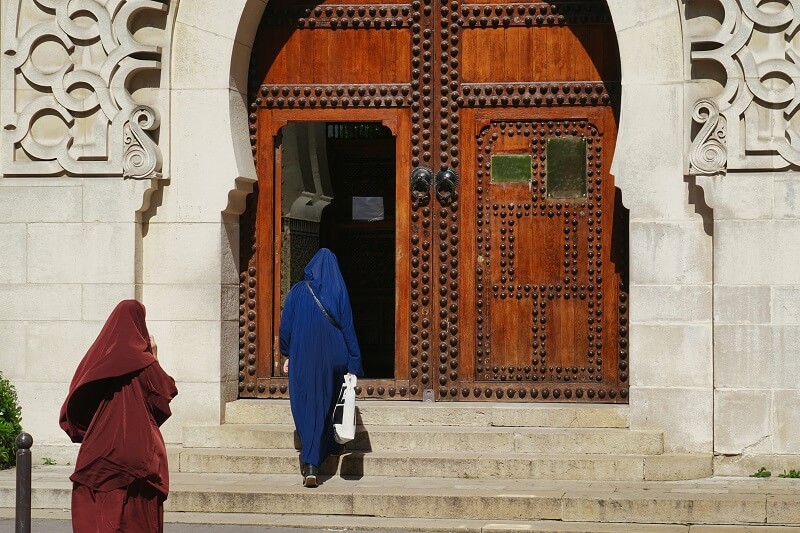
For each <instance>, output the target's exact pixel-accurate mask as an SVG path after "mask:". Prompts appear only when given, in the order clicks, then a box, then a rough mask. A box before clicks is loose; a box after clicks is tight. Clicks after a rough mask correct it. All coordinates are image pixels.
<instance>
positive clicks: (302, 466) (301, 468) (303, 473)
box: [300, 463, 308, 478]
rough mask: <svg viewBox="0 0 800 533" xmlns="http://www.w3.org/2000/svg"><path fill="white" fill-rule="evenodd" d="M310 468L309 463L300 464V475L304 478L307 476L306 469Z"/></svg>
mask: <svg viewBox="0 0 800 533" xmlns="http://www.w3.org/2000/svg"><path fill="white" fill-rule="evenodd" d="M307 468H308V463H303V464H301V465H300V475H301V476H303V477H304V478H305V477H306V469H307Z"/></svg>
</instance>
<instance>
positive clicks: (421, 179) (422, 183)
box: [411, 167, 433, 205]
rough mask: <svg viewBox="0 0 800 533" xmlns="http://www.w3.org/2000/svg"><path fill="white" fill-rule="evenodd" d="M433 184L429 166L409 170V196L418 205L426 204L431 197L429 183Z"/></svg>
mask: <svg viewBox="0 0 800 533" xmlns="http://www.w3.org/2000/svg"><path fill="white" fill-rule="evenodd" d="M432 184H433V171H432V170H431V169H429V168H425V167H419V168H415V169H414V170H413V171H412V172H411V198H412V200H415V201H416V202H417V203H419V204H420V205H426V204H427V203H428V202H430V199H431V185H432Z"/></svg>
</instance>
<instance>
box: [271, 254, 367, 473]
mask: <svg viewBox="0 0 800 533" xmlns="http://www.w3.org/2000/svg"><path fill="white" fill-rule="evenodd" d="M280 344H281V353H282V354H283V355H285V356H286V357H288V360H287V364H288V366H289V369H288V371H289V398H290V400H289V401H290V404H291V406H292V417H293V418H294V425H295V428H296V429H297V433H298V435H299V436H300V446H301V452H300V460H301V462H302V464H303V468H302V472H303V484H304V485H305V486H306V487H316V485H317V479H316V478H317V475H318V473H319V466H320V465H321V464H322V461H324V460H325V458H326V457H327V456H328V455H329V454H330V451H331V449H332V446H333V444H334V440H333V422H332V420H331V416H332V414H333V408H334V407H335V405H336V400H337V398H338V395H339V391H340V389H341V386H342V383H344V375H345V374H347V373H350V374H355V375H357V376H361V375H363V373H364V372H363V370H362V368H361V350H360V349H359V347H358V340H357V339H356V331H355V329H354V327H353V312H352V310H351V308H350V297H349V296H348V294H347V287H346V286H345V284H344V279H342V273H341V272H340V271H339V265H338V263H337V261H336V256H335V255H334V254H333V252H331V251H330V250H328V249H327V248H321V249H320V250H319V251H318V252H317V253H316V254H315V255H314V257H313V258H312V259H311V261H309V263H308V265H306V268H305V280H304V281H301V282H299V283H297V284H295V285H294V286H293V287H292V288H291V290H289V294H288V295H287V296H286V301H285V302H284V306H283V312H282V313H281V325H280Z"/></svg>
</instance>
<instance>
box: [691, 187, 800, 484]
mask: <svg viewBox="0 0 800 533" xmlns="http://www.w3.org/2000/svg"><path fill="white" fill-rule="evenodd" d="M705 182H706V183H705V190H706V192H707V196H708V198H709V203H710V204H711V205H712V206H713V207H714V227H715V238H714V264H715V268H714V301H715V306H714V321H715V326H714V344H715V360H714V381H715V386H716V390H715V420H714V429H715V448H716V451H717V452H718V453H720V454H730V455H745V456H748V455H757V456H763V455H770V454H774V455H795V456H796V457H795V459H794V462H793V463H792V462H791V461H789V463H790V464H789V467H790V468H796V465H798V464H800V455H798V454H800V417H799V416H798V413H799V412H800V380H798V375H800V269H798V268H797V266H796V265H798V263H799V262H800V200H798V199H797V197H796V191H797V190H798V187H800V176H798V175H797V174H795V173H775V174H758V175H740V174H736V175H728V176H723V177H715V178H708V179H706V180H705ZM787 460H788V458H787ZM727 462H728V463H730V462H731V460H730V459H728V460H727ZM745 464H747V465H748V466H747V467H746V468H748V469H749V468H751V467H752V466H751V465H750V463H747V462H745ZM765 464H767V465H768V466H769V464H771V463H765ZM792 464H794V466H792ZM743 468H745V467H743ZM738 473H746V472H742V471H738Z"/></svg>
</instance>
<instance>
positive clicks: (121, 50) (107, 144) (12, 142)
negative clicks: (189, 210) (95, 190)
mask: <svg viewBox="0 0 800 533" xmlns="http://www.w3.org/2000/svg"><path fill="white" fill-rule="evenodd" d="M5 7H6V9H5V14H4V18H3V24H4V25H5V26H4V28H3V30H4V31H3V42H2V50H3V56H4V57H3V62H4V66H3V72H2V76H3V78H2V85H3V89H4V90H3V91H2V102H1V104H0V108H2V124H3V129H4V131H3V143H2V156H3V172H4V174H5V175H17V176H46V175H69V176H124V177H126V178H134V179H146V178H158V177H160V173H159V171H160V170H161V153H160V151H159V148H158V144H157V143H156V142H155V141H154V140H153V138H152V137H151V136H150V135H149V134H148V132H155V131H156V130H157V129H158V126H159V114H158V111H157V110H156V109H154V108H152V107H149V106H146V105H141V103H140V102H136V101H134V98H133V96H132V88H131V87H132V83H131V80H132V79H133V78H134V77H136V76H137V75H138V74H140V73H142V72H145V71H149V70H154V71H156V72H160V69H161V64H160V62H159V60H160V58H161V47H159V46H155V45H152V44H143V43H141V42H139V41H138V40H137V38H136V37H135V35H134V34H135V33H136V31H135V30H134V29H132V26H135V24H134V19H135V18H136V17H137V16H139V15H140V14H141V13H143V12H146V11H151V12H155V14H156V16H162V15H161V14H163V13H166V11H167V9H168V5H167V4H165V3H164V2H162V1H156V0H105V1H104V0H13V1H11V2H8V5H7V6H5ZM163 16H166V15H163Z"/></svg>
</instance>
